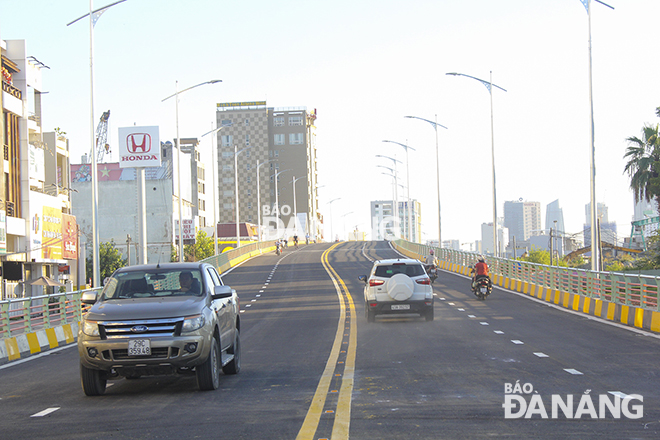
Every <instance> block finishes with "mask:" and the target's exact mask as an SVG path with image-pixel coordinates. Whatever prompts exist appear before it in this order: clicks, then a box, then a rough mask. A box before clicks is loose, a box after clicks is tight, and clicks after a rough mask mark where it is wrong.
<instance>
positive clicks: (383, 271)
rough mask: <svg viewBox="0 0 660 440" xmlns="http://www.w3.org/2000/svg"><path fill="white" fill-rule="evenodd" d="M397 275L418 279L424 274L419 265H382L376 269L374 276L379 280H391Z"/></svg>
mask: <svg viewBox="0 0 660 440" xmlns="http://www.w3.org/2000/svg"><path fill="white" fill-rule="evenodd" d="M398 273H402V274H404V275H408V276H409V277H418V276H420V275H424V274H425V273H426V272H424V268H423V267H422V265H421V264H384V265H382V266H378V267H377V268H376V272H375V273H374V275H375V276H377V277H381V278H391V277H392V276H393V275H396V274H398Z"/></svg>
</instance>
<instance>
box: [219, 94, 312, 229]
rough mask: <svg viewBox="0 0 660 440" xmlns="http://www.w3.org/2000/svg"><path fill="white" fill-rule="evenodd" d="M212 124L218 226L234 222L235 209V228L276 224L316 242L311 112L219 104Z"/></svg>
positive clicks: (261, 105)
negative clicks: (213, 130) (214, 130)
mask: <svg viewBox="0 0 660 440" xmlns="http://www.w3.org/2000/svg"><path fill="white" fill-rule="evenodd" d="M216 120H217V124H218V127H222V129H221V130H220V131H219V132H218V134H217V137H218V142H217V160H218V163H217V166H218V179H217V183H216V184H217V194H218V206H219V216H218V222H219V223H232V222H233V223H235V222H236V207H237V206H238V217H239V218H238V222H239V223H243V222H247V223H257V224H258V223H261V224H262V226H263V225H266V223H268V225H269V226H270V227H271V228H270V229H271V230H272V228H273V226H274V225H275V224H277V223H279V227H284V228H286V229H287V231H288V232H284V231H282V233H283V234H289V235H291V234H293V233H294V232H293V231H294V230H295V231H296V232H295V233H297V234H298V235H299V236H301V237H302V236H304V235H305V234H307V233H309V235H310V237H311V238H312V239H316V238H319V237H320V236H321V231H322V227H321V223H322V217H321V215H320V214H319V211H318V193H317V187H318V174H317V166H316V127H315V125H314V123H315V120H316V111H313V112H309V111H307V109H306V108H305V107H296V108H282V109H280V108H272V107H268V106H267V105H266V102H265V101H256V102H232V103H219V104H218V105H217V112H216ZM237 187H238V190H237V189H236V188H237ZM237 195H238V204H237V200H236V196H237ZM294 219H296V220H295V221H294ZM262 229H265V228H263V227H262ZM262 232H263V231H262Z"/></svg>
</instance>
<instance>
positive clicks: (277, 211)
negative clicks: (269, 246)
mask: <svg viewBox="0 0 660 440" xmlns="http://www.w3.org/2000/svg"><path fill="white" fill-rule="evenodd" d="M285 171H291V168H287V169H286V170H282V171H276V172H275V174H273V176H274V179H275V213H276V214H275V216H276V218H277V219H278V222H277V229H278V231H277V232H278V235H279V228H280V222H279V218H280V196H279V194H278V191H279V190H278V188H277V178H278V177H279V175H280V174H282V173H283V172H285ZM278 238H279V237H278Z"/></svg>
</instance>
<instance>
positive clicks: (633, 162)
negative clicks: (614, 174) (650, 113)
mask: <svg viewBox="0 0 660 440" xmlns="http://www.w3.org/2000/svg"><path fill="white" fill-rule="evenodd" d="M656 114H657V115H658V116H659V117H660V107H658V108H657V109H656ZM658 125H659V124H655V125H653V124H645V125H644V128H643V129H642V138H641V139H640V138H638V137H637V136H633V137H629V138H628V139H626V141H627V142H628V148H627V149H626V153H625V154H624V156H623V157H624V158H625V159H627V160H628V162H627V163H626V168H625V170H624V172H625V173H628V175H629V176H630V189H632V190H633V194H634V195H635V201H636V202H639V201H641V200H647V201H652V200H655V201H656V203H658V206H659V207H660V135H659V133H658Z"/></svg>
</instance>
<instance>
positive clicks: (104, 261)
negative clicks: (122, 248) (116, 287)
mask: <svg viewBox="0 0 660 440" xmlns="http://www.w3.org/2000/svg"><path fill="white" fill-rule="evenodd" d="M92 258H93V257H92V256H91V255H90V256H88V257H87V270H86V275H87V279H93V278H94V274H93V272H94V266H93V264H94V263H93V260H92ZM99 266H100V269H101V282H103V280H104V279H105V278H106V277H109V276H110V275H112V274H113V272H114V271H115V270H117V269H119V268H120V267H124V266H126V260H125V259H123V258H122V257H121V252H119V250H118V249H117V248H116V247H115V242H114V240H110V242H107V243H101V244H100V245H99Z"/></svg>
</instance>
